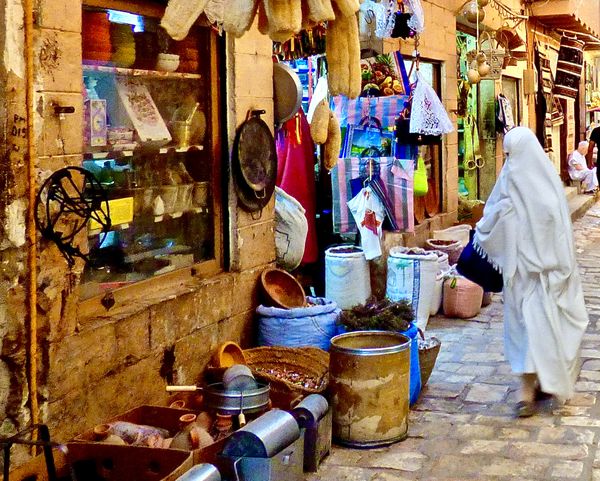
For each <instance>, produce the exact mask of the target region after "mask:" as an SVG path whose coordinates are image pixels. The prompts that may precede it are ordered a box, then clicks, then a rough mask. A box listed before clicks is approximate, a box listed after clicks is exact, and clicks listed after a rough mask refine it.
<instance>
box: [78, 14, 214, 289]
mask: <svg viewBox="0 0 600 481" xmlns="http://www.w3.org/2000/svg"><path fill="white" fill-rule="evenodd" d="M149 3H150V2H149ZM94 4H95V6H94V7H93V8H92V7H84V9H83V23H82V57H83V60H82V61H83V96H84V142H83V144H84V160H83V167H84V168H85V169H87V170H89V171H90V172H92V173H93V174H94V175H95V176H96V178H97V179H98V181H99V182H100V184H101V185H102V187H103V188H104V189H105V191H106V192H107V194H108V199H109V210H110V221H111V225H110V227H109V228H108V231H106V229H103V228H102V226H101V225H99V224H97V223H92V224H90V226H89V229H88V248H89V254H88V257H89V260H88V262H87V264H86V267H85V270H84V274H83V279H82V284H81V286H80V295H81V297H82V298H83V299H88V298H94V296H98V295H100V294H103V293H105V292H106V291H107V290H111V291H112V290H114V289H116V288H125V289H128V287H127V286H129V285H131V284H136V285H141V286H142V287H143V285H144V284H139V283H140V282H143V281H148V280H150V279H153V278H156V277H158V276H162V275H164V276H163V277H162V278H161V279H163V280H168V279H176V278H179V279H180V278H181V276H191V275H193V274H196V273H203V274H212V273H216V272H218V271H219V270H220V267H221V259H222V235H221V232H222V214H221V213H222V208H221V201H220V199H221V197H220V196H221V191H220V178H221V172H220V165H221V150H220V145H219V138H221V135H220V124H221V122H220V119H219V107H220V106H219V103H220V101H219V85H220V84H219V81H218V65H219V59H220V55H221V54H220V52H221V44H220V41H219V38H218V36H217V35H216V34H215V33H214V32H213V31H212V30H211V29H209V28H201V27H194V28H193V29H192V30H191V32H190V34H189V35H188V37H187V38H186V39H184V40H182V41H180V42H176V41H174V40H172V39H171V38H170V37H168V35H167V34H166V33H164V31H162V30H161V29H160V27H159V21H160V18H159V17H160V11H161V8H158V7H156V8H150V9H149V10H148V11H145V12H140V11H138V10H136V9H135V8H131V9H130V10H129V9H125V8H123V10H129V11H116V10H108V9H106V8H99V7H98V6H97V4H96V2H94ZM119 5H120V8H121V6H123V5H125V6H127V5H128V4H127V2H121V3H119ZM135 5H137V3H136V4H135ZM132 6H133V4H132ZM148 12H150V13H148ZM155 12H158V14H155V15H152V13H155ZM141 292H143V289H142V290H141Z"/></svg>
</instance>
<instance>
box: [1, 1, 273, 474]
mask: <svg viewBox="0 0 600 481" xmlns="http://www.w3.org/2000/svg"><path fill="white" fill-rule="evenodd" d="M80 11H81V1H80V0H60V1H50V0H44V1H41V2H40V4H39V9H38V10H37V12H36V13H37V15H36V26H35V46H34V65H35V67H34V68H35V98H34V102H35V136H36V149H37V155H38V159H37V164H36V168H37V173H38V186H39V185H40V184H41V182H42V181H43V179H45V178H46V177H47V176H48V175H49V174H50V173H52V172H53V171H55V170H57V169H59V168H62V167H64V166H69V165H81V162H82V125H83V115H82V95H81V90H82V71H81V63H80V59H81V17H80V15H78V14H77V12H80ZM22 15H23V12H22V6H21V3H20V1H19V0H13V1H9V2H8V3H6V4H5V9H4V12H3V15H2V22H3V24H4V25H5V29H2V33H1V34H0V43H1V45H2V46H3V47H4V51H5V56H4V63H3V65H2V68H1V70H0V80H1V81H2V83H3V85H4V92H5V98H6V100H7V101H6V103H5V104H4V103H3V106H2V108H6V112H5V115H3V116H2V118H3V119H4V125H3V128H2V129H0V132H1V133H0V135H2V145H3V155H2V159H3V166H2V176H0V179H1V182H2V187H3V189H2V192H3V196H1V200H0V225H2V226H4V227H5V229H4V234H3V235H2V241H1V242H0V249H1V250H0V259H1V260H2V264H1V265H2V271H1V273H2V276H1V278H0V326H2V327H1V328H0V387H2V389H0V419H2V423H0V426H1V428H0V436H1V435H7V434H11V433H14V432H16V431H17V430H19V429H22V428H23V427H25V426H26V424H27V422H28V421H29V419H30V413H29V410H28V388H29V387H28V383H27V376H26V366H27V354H26V341H27V337H28V335H27V303H26V299H27V290H26V277H27V276H26V268H25V262H26V249H25V247H26V245H25V230H24V229H25V208H26V205H27V203H26V190H27V181H26V175H25V174H26V170H25V157H24V152H25V150H26V143H25V139H24V136H23V131H22V129H23V122H24V120H23V119H24V118H25V111H24V105H25V97H24V92H25V90H24V89H25V76H24V69H23V58H24V54H23V46H22V44H23V40H22V38H23V31H22V28H20V25H19V21H20V20H21V19H22ZM226 50H227V53H226V55H227V59H226V61H227V63H228V72H230V73H233V72H235V76H233V75H231V76H230V78H229V80H228V82H229V84H228V86H227V91H228V98H227V99H224V100H226V101H227V116H226V117H227V118H224V119H223V122H226V125H227V128H228V132H229V137H230V139H229V140H232V138H233V136H234V134H235V129H236V127H237V126H238V125H239V124H240V123H241V122H242V121H243V120H244V119H245V116H246V111H247V110H248V109H250V108H259V109H265V110H266V111H267V118H266V120H267V122H268V123H270V124H272V119H273V100H272V88H271V85H272V68H271V43H270V41H269V40H268V39H267V38H265V37H263V36H261V35H259V34H258V33H257V31H256V30H253V31H252V32H250V33H249V34H247V35H246V36H244V37H243V38H242V39H239V40H234V39H231V40H229V41H228V45H227V49H226ZM6 52H8V53H6ZM54 103H57V104H60V105H69V106H74V107H75V113H73V114H68V115H66V116H65V117H64V119H59V118H58V117H57V116H56V115H55V114H54V110H53V104H54ZM4 105H6V107H4ZM270 120H271V121H270ZM13 131H14V135H12V134H11V132H13ZM61 137H62V139H63V142H62V143H61V142H60V140H57V139H60V138H61ZM224 145H226V143H225V142H224ZM229 145H231V143H230V144H229ZM230 194H233V190H232V188H231V186H230ZM273 207H274V203H273V201H272V202H271V203H270V204H269V205H268V206H267V207H266V208H265V209H264V210H263V211H262V212H261V214H260V216H258V218H257V219H254V218H253V217H252V216H250V215H248V214H246V213H245V212H243V211H241V210H240V209H238V208H237V207H236V202H235V196H233V195H231V196H230V202H229V205H228V206H225V208H224V219H225V222H226V225H225V229H226V230H227V231H228V237H229V238H230V242H229V244H230V246H231V250H230V252H229V253H228V254H229V255H228V256H227V257H228V258H229V259H230V265H231V267H230V269H229V270H228V271H224V272H223V273H221V274H218V275H216V276H214V277H210V278H205V279H202V278H200V277H195V278H191V279H189V280H187V281H186V282H183V283H179V284H176V285H170V286H161V285H160V284H156V285H154V286H153V287H152V288H151V289H150V290H151V291H152V292H148V293H147V295H146V296H145V299H144V301H143V302H137V303H135V304H134V303H132V305H130V306H128V308H124V309H119V310H117V311H116V312H114V313H113V311H112V310H111V311H110V313H103V312H100V311H99V312H98V313H97V314H96V315H94V314H93V313H92V314H90V313H89V312H86V313H85V315H84V314H83V313H82V312H80V309H79V305H80V304H79V297H78V293H77V286H78V282H79V277H80V275H81V271H82V265H81V263H77V264H76V265H75V267H74V268H73V269H69V268H68V266H67V264H66V262H65V260H64V259H63V257H62V256H61V255H60V253H59V252H58V250H57V249H56V247H54V246H53V245H51V244H49V243H48V242H46V241H44V240H42V239H39V238H38V245H39V256H38V297H39V300H38V324H39V328H38V340H39V346H38V355H37V359H38V363H39V370H38V396H39V401H40V420H41V422H45V423H47V424H48V425H49V426H50V430H51V434H52V436H53V437H54V439H55V440H58V441H65V440H67V439H69V438H71V437H72V436H73V435H75V434H77V433H78V432H81V431H82V430H84V429H86V428H89V427H90V426H93V425H94V424H96V423H98V422H101V421H102V420H105V419H106V418H108V417H110V416H113V415H115V414H117V413H119V412H122V411H124V410H127V409H129V408H131V407H134V406H136V405H139V404H143V403H164V402H166V397H167V396H166V393H165V391H164V386H165V384H166V383H167V382H169V383H178V384H186V383H187V384H194V383H197V382H201V380H202V379H201V373H202V371H203V370H204V368H205V366H206V364H207V363H208V361H209V359H210V355H211V354H212V352H213V350H214V349H215V348H216V347H217V345H218V344H219V343H220V342H222V341H225V340H234V341H237V342H239V343H241V344H242V345H250V344H251V343H252V341H253V338H254V336H253V322H252V321H253V312H254V308H255V307H256V305H257V303H258V300H257V292H256V283H257V279H258V277H259V275H260V273H261V271H262V270H263V269H264V268H265V267H266V266H268V265H270V264H272V263H273V261H274V259H275V246H274V234H273V233H274V224H273V214H274V210H273ZM25 455H26V453H25V451H17V453H16V456H15V462H19V460H22V459H23V458H24V456H25Z"/></svg>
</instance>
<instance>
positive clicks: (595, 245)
mask: <svg viewBox="0 0 600 481" xmlns="http://www.w3.org/2000/svg"><path fill="white" fill-rule="evenodd" d="M574 229H575V239H576V244H577V254H578V260H579V262H580V268H581V274H582V277H583V282H584V290H585V296H586V301H587V306H588V311H589V314H590V325H589V327H588V330H587V333H586V335H585V337H584V341H583V346H582V371H581V374H580V376H579V380H578V382H577V385H576V391H577V394H576V395H575V397H574V398H573V399H571V400H570V401H569V402H568V403H567V404H566V405H564V406H554V405H552V403H551V402H549V403H547V404H546V405H545V406H543V407H544V409H543V413H541V414H538V415H536V416H534V417H532V418H528V419H515V418H513V416H512V406H513V404H514V403H515V402H516V401H515V391H516V387H517V379H516V377H515V376H513V375H512V374H511V371H510V368H509V366H508V364H507V363H506V361H505V360H504V355H503V339H502V336H503V331H502V300H501V296H500V295H496V296H495V298H494V302H493V303H492V304H491V305H490V306H488V307H487V308H485V309H483V310H482V312H481V314H480V315H479V316H478V317H477V318H476V319H473V320H468V321H461V320H454V319H447V318H444V317H441V316H438V317H435V318H432V319H431V320H430V323H429V326H428V329H427V331H428V334H430V335H435V336H437V337H438V338H439V339H440V340H441V341H442V349H441V352H440V355H439V356H438V361H437V363H436V367H435V369H434V372H433V374H432V376H431V378H430V380H429V384H428V385H427V386H426V388H425V389H424V390H423V393H422V395H421V398H420V400H419V402H418V403H417V405H415V406H414V407H413V409H412V410H411V412H410V415H409V437H408V439H406V440H405V441H402V442H400V443H396V444H394V445H392V446H389V447H386V448H378V449H368V450H366V449H364V450H363V449H346V448H341V447H338V446H334V448H333V451H332V453H331V455H330V456H329V457H328V458H327V460H326V461H325V463H324V464H323V465H322V466H321V469H320V470H319V472H318V473H317V474H313V475H308V476H307V478H306V479H307V480H308V481H404V480H428V481H459V480H460V481H466V480H481V481H488V480H489V481H491V480H498V481H503V480H507V481H508V480H511V481H526V480H550V479H551V480H565V481H566V480H571V481H572V480H577V481H600V449H599V448H598V443H599V441H600V324H599V319H600V289H599V287H600V204H596V205H595V206H594V207H593V208H592V209H591V210H590V211H588V213H587V214H586V215H585V216H584V217H583V218H581V219H580V220H578V221H577V222H576V223H575V224H574ZM584 266H587V267H584Z"/></svg>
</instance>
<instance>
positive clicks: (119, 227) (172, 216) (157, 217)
mask: <svg viewBox="0 0 600 481" xmlns="http://www.w3.org/2000/svg"><path fill="white" fill-rule="evenodd" d="M209 212H210V208H208V207H192V208H190V209H188V210H185V211H180V212H172V213H170V214H163V215H155V216H153V218H154V222H155V223H157V222H164V221H166V220H168V219H178V218H179V217H181V216H182V215H183V214H188V213H191V214H203V213H204V214H207V213H209ZM132 224H135V218H134V220H133V222H130V223H127V224H117V225H113V226H111V227H110V231H109V232H112V231H119V230H125V229H129V227H131V225H132ZM101 233H102V230H101V229H88V237H94V236H96V235H99V234H101Z"/></svg>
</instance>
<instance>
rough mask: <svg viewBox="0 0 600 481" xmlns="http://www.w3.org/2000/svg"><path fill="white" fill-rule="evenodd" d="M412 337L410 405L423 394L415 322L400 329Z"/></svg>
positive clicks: (417, 332)
mask: <svg viewBox="0 0 600 481" xmlns="http://www.w3.org/2000/svg"><path fill="white" fill-rule="evenodd" d="M400 334H404V335H405V336H406V337H408V338H410V341H411V342H410V405H411V406H412V405H413V404H414V403H416V402H417V399H419V394H421V366H420V364H419V329H418V328H417V326H416V324H415V323H414V322H411V323H410V327H409V328H408V329H407V330H406V331H400Z"/></svg>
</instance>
